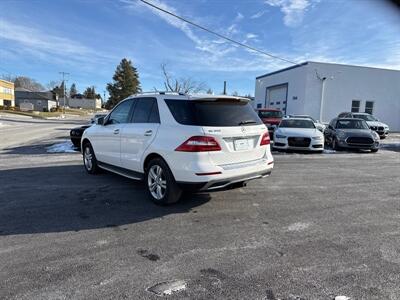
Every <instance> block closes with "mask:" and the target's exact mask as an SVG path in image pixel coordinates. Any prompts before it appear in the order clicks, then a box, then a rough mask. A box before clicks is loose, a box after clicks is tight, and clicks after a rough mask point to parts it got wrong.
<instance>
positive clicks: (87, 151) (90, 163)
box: [83, 146, 93, 171]
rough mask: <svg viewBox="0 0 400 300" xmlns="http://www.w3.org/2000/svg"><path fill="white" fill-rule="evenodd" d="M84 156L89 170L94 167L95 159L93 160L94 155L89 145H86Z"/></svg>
mask: <svg viewBox="0 0 400 300" xmlns="http://www.w3.org/2000/svg"><path fill="white" fill-rule="evenodd" d="M83 158H84V162H85V167H86V169H88V171H91V170H92V168H93V161H92V159H93V155H92V152H91V151H90V148H89V147H88V146H86V147H85V152H84V153H83Z"/></svg>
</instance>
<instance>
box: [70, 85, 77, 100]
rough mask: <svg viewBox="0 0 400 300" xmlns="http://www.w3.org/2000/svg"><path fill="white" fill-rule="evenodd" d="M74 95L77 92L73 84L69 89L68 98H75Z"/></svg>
mask: <svg viewBox="0 0 400 300" xmlns="http://www.w3.org/2000/svg"><path fill="white" fill-rule="evenodd" d="M76 94H78V90H77V89H76V84H75V83H73V84H72V85H71V87H70V89H69V96H70V97H73V96H75V95H76Z"/></svg>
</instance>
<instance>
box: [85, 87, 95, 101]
mask: <svg viewBox="0 0 400 300" xmlns="http://www.w3.org/2000/svg"><path fill="white" fill-rule="evenodd" d="M83 96H84V97H85V98H87V99H96V90H95V89H94V86H91V87H90V86H89V87H87V88H86V90H85V91H84V92H83Z"/></svg>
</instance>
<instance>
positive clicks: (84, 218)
mask: <svg viewBox="0 0 400 300" xmlns="http://www.w3.org/2000/svg"><path fill="white" fill-rule="evenodd" d="M0 122H1V123H0V124H3V125H2V126H3V127H0V141H1V142H0V184H1V189H0V199H1V200H0V203H1V209H0V299H71V298H72V299H159V296H158V295H157V294H162V293H163V292H164V293H169V292H170V293H171V295H169V296H167V297H168V299H175V298H176V299H181V298H184V299H221V298H228V299H287V300H288V299H291V300H293V299H334V298H335V297H336V296H339V295H343V296H347V297H349V298H351V299H399V298H400V227H399V224H400V202H399V199H400V135H399V134H392V135H391V136H390V137H389V138H388V139H386V140H384V145H383V147H382V149H381V150H380V151H379V152H378V153H373V154H372V153H369V152H344V151H341V152H334V151H330V150H328V151H326V152H325V153H323V154H305V153H276V152H275V153H274V158H275V167H274V170H273V173H272V175H271V176H270V177H269V178H266V179H262V180H258V181H252V182H250V183H249V184H248V186H247V187H246V188H241V189H236V190H231V191H225V192H216V193H211V194H198V195H187V196H185V197H184V199H183V200H182V201H181V202H179V203H178V204H176V205H173V206H168V207H159V206H155V205H154V204H153V203H152V202H151V201H149V200H148V199H147V196H146V193H145V189H144V186H143V185H142V183H140V182H135V181H132V180H129V179H126V178H123V177H120V176H117V175H114V174H111V173H108V172H103V173H102V174H100V175H97V176H90V175H88V174H87V173H86V172H85V170H84V168H83V166H82V162H81V155H80V154H79V153H77V152H75V153H73V152H71V153H49V152H48V147H50V146H51V145H54V144H62V143H64V142H65V141H66V140H67V139H68V130H69V128H71V127H74V126H77V124H80V123H82V122H83V120H80V119H67V120H54V121H35V120H32V119H28V118H21V117H20V118H14V117H5V118H4V116H3V119H1V118H0ZM174 290H176V291H174Z"/></svg>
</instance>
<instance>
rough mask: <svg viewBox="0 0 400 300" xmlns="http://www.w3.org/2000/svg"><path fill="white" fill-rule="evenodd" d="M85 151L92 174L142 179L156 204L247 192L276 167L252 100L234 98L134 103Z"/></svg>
mask: <svg viewBox="0 0 400 300" xmlns="http://www.w3.org/2000/svg"><path fill="white" fill-rule="evenodd" d="M81 149H82V153H83V162H84V166H85V168H86V170H87V172H88V173H90V174H94V173H96V172H98V171H99V169H105V170H108V171H111V172H114V173H117V174H120V175H123V176H126V177H129V178H132V179H142V180H144V181H145V183H146V186H147V189H148V192H149V195H150V198H151V199H152V200H153V201H154V202H155V203H157V204H168V203H174V202H176V201H178V200H179V198H180V196H181V193H182V191H185V190H189V191H215V190H222V189H230V188H235V187H242V186H244V185H245V184H246V182H248V181H249V180H252V179H257V178H263V177H266V176H268V175H269V174H270V173H271V170H272V168H273V165H274V160H273V157H272V155H271V151H270V137H269V134H268V129H267V128H266V127H265V125H264V124H263V123H262V121H261V120H260V118H259V117H258V116H257V113H256V112H255V111H254V110H253V108H252V106H251V105H250V103H249V100H248V99H246V98H241V97H232V96H213V95H203V96H201V95H196V96H190V95H184V94H176V93H153V94H141V95H135V96H132V97H129V98H127V99H125V100H123V101H121V102H120V103H119V104H118V105H117V106H115V107H114V109H113V110H112V111H111V112H110V113H109V114H108V115H107V116H106V117H104V118H100V119H98V120H97V124H95V125H94V126H91V127H90V128H88V129H86V130H85V132H84V134H83V136H82V147H81Z"/></svg>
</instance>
